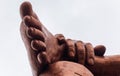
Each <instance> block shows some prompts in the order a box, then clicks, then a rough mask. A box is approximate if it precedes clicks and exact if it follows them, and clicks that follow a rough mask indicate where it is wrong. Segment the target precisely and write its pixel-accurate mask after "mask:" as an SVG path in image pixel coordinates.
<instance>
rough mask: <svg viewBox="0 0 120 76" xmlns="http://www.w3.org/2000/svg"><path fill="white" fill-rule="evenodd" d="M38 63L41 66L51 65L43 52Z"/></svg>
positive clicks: (38, 56) (39, 55)
mask: <svg viewBox="0 0 120 76" xmlns="http://www.w3.org/2000/svg"><path fill="white" fill-rule="evenodd" d="M37 59H38V62H39V63H40V64H43V65H46V64H48V63H49V60H48V57H47V54H46V52H41V53H39V54H38V55H37Z"/></svg>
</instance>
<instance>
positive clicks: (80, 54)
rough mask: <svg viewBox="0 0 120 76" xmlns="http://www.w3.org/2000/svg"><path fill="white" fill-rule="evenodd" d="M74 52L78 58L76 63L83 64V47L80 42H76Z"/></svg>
mask: <svg viewBox="0 0 120 76" xmlns="http://www.w3.org/2000/svg"><path fill="white" fill-rule="evenodd" d="M75 45H76V51H77V56H78V63H80V64H83V65H84V63H85V47H84V44H83V42H82V41H77V42H76V44H75Z"/></svg>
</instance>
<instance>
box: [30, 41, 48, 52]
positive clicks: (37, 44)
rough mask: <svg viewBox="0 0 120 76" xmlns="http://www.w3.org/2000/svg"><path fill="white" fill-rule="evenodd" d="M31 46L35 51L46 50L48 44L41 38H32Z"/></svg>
mask: <svg viewBox="0 0 120 76" xmlns="http://www.w3.org/2000/svg"><path fill="white" fill-rule="evenodd" d="M31 47H32V49H33V50H35V51H45V50H46V45H45V43H43V42H42V41H39V40H32V42H31Z"/></svg>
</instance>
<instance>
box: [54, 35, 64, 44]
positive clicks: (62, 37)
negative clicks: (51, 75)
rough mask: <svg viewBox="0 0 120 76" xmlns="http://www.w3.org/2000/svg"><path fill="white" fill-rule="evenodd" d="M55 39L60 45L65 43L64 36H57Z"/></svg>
mask: <svg viewBox="0 0 120 76" xmlns="http://www.w3.org/2000/svg"><path fill="white" fill-rule="evenodd" d="M55 38H56V39H57V40H58V43H59V44H60V45H61V44H63V43H65V37H64V36H63V34H56V35H55Z"/></svg>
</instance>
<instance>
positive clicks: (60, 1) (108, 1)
mask: <svg viewBox="0 0 120 76" xmlns="http://www.w3.org/2000/svg"><path fill="white" fill-rule="evenodd" d="M29 1H30V2H31V3H32V5H33V8H34V11H35V12H36V13H37V15H38V16H39V19H40V20H41V22H42V23H43V24H44V25H45V26H46V27H47V28H48V29H49V31H50V32H51V33H53V34H56V33H62V34H64V35H65V37H66V38H72V39H77V40H82V41H84V42H91V43H92V44H93V45H94V46H95V45H98V44H103V45H105V46H106V48H107V52H106V55H114V54H120V0H29ZM22 2H24V0H1V1H0V27H1V28H0V48H1V51H0V76H32V74H31V70H30V66H29V62H28V58H27V52H26V50H25V47H24V44H23V42H22V40H21V36H20V32H19V27H20V22H21V19H20V15H19V7H20V4H21V3H22Z"/></svg>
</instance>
